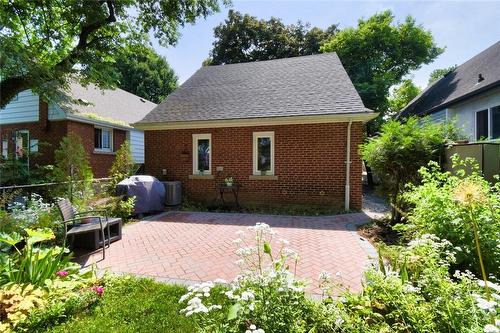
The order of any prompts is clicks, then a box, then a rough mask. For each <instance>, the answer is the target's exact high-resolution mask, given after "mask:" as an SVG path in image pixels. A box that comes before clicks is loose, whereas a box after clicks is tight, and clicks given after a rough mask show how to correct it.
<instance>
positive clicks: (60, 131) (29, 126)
mask: <svg viewBox="0 0 500 333" xmlns="http://www.w3.org/2000/svg"><path fill="white" fill-rule="evenodd" d="M47 117H48V115H47V104H46V103H44V102H41V103H40V120H39V121H38V122H33V123H23V124H10V125H1V126H0V137H1V138H2V139H4V138H9V153H10V154H13V153H14V151H15V142H14V141H13V140H12V136H13V135H14V133H15V131H17V130H29V132H30V140H33V139H37V140H38V154H34V155H32V157H31V158H30V168H31V169H32V170H33V168H36V167H37V166H38V165H40V166H42V165H47V164H54V151H55V150H56V149H57V148H59V143H60V141H61V139H62V138H63V137H64V136H66V135H67V134H68V133H69V132H74V133H77V134H78V135H80V137H81V138H82V142H83V145H84V147H85V151H86V152H87V156H88V158H89V163H90V165H91V167H92V172H93V173H94V177H96V178H102V177H107V176H108V171H109V169H110V168H111V165H112V164H113V161H114V159H115V154H114V153H95V152H94V125H91V124H84V123H79V122H75V121H66V120H61V121H48V118H47ZM126 137H127V133H126V131H123V130H117V129H115V130H113V148H114V151H116V150H118V149H119V148H120V146H121V145H122V144H123V142H124V141H125V139H126Z"/></svg>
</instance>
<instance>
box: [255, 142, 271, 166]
mask: <svg viewBox="0 0 500 333" xmlns="http://www.w3.org/2000/svg"><path fill="white" fill-rule="evenodd" d="M257 149H258V150H257V170H259V171H270V170H271V138H257Z"/></svg>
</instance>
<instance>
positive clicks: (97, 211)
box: [75, 209, 108, 218]
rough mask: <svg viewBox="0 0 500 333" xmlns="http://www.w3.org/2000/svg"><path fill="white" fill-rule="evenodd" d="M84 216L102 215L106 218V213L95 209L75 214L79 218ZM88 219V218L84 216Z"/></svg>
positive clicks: (103, 210)
mask: <svg viewBox="0 0 500 333" xmlns="http://www.w3.org/2000/svg"><path fill="white" fill-rule="evenodd" d="M85 214H102V215H103V216H104V217H106V218H107V217H108V211H107V210H105V209H95V210H87V211H84V212H77V213H75V216H80V215H85ZM85 217H89V216H85Z"/></svg>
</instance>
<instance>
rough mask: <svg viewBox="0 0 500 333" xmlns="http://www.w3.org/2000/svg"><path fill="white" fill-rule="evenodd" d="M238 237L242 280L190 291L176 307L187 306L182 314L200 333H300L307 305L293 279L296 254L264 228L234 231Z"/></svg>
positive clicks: (203, 285)
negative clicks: (195, 323)
mask: <svg viewBox="0 0 500 333" xmlns="http://www.w3.org/2000/svg"><path fill="white" fill-rule="evenodd" d="M237 236H238V238H237V239H235V240H234V243H235V244H236V245H237V246H238V249H237V250H236V254H237V255H238V257H239V259H238V261H237V262H236V263H237V264H238V265H239V266H240V268H241V274H240V275H238V276H237V277H236V278H235V279H234V280H233V281H232V282H230V283H227V282H225V281H222V280H218V281H215V282H205V283H201V284H198V285H195V286H190V287H189V288H188V293H187V294H185V295H184V296H183V297H181V299H180V301H179V302H180V303H185V304H186V307H185V308H184V309H183V310H181V313H183V314H185V315H186V316H192V317H193V318H194V319H195V320H196V322H197V323H198V325H199V327H200V330H201V331H209V332H213V331H216V332H242V331H243V332H246V333H264V332H296V331H302V330H303V329H304V328H305V327H306V326H307V323H306V321H305V318H306V316H305V312H307V311H308V309H309V306H310V303H309V302H310V301H309V300H307V299H306V297H305V290H304V283H303V282H302V281H300V280H298V279H296V277H295V270H296V266H297V263H298V260H299V257H298V254H297V252H296V251H294V250H291V249H289V248H288V247H287V245H288V241H286V240H284V239H280V238H277V237H276V236H277V234H276V232H274V231H273V230H272V229H271V228H270V227H269V225H267V224H265V223H257V224H256V225H255V226H251V227H248V228H247V230H246V231H238V233H237ZM273 246H277V248H278V250H277V251H276V252H273V250H272V247H273Z"/></svg>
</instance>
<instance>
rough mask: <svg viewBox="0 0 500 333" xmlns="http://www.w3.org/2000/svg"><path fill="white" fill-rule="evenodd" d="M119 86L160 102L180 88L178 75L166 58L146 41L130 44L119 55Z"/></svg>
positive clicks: (116, 65)
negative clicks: (178, 86) (145, 42)
mask: <svg viewBox="0 0 500 333" xmlns="http://www.w3.org/2000/svg"><path fill="white" fill-rule="evenodd" d="M115 67H116V70H117V71H118V73H119V76H120V79H119V83H118V87H119V88H121V89H123V90H126V91H128V92H130V93H132V94H135V95H137V96H141V97H143V98H145V99H147V100H149V101H151V102H153V103H161V102H163V101H164V100H165V98H166V97H167V96H168V94H170V93H171V92H172V91H174V90H175V88H177V76H176V75H175V73H174V70H173V69H172V68H171V67H170V65H169V64H168V62H167V60H166V59H165V58H164V57H163V56H160V55H159V54H157V53H156V51H155V50H154V49H153V48H151V47H149V46H146V45H140V44H137V45H133V46H130V45H127V46H126V47H125V48H124V51H123V52H122V53H120V54H118V55H117V58H116V63H115Z"/></svg>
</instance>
